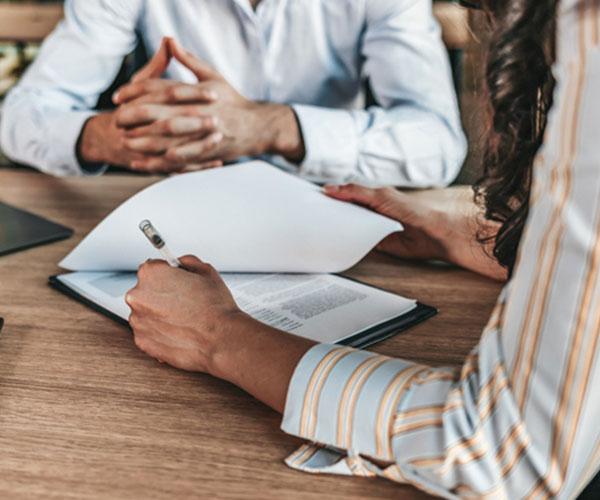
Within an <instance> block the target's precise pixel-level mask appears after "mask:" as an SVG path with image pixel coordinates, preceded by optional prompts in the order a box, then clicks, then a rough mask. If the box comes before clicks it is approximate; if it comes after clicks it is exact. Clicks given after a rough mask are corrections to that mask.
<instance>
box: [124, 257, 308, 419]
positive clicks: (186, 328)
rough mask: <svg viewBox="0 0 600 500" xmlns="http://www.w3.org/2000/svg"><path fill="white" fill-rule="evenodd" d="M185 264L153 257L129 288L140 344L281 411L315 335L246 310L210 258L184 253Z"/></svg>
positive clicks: (163, 358) (157, 355)
mask: <svg viewBox="0 0 600 500" xmlns="http://www.w3.org/2000/svg"><path fill="white" fill-rule="evenodd" d="M180 261H181V263H182V265H183V267H184V268H183V269H174V268H172V267H170V266H169V265H168V264H167V263H166V262H164V261H156V260H155V261H148V262H147V263H145V264H143V265H142V266H141V267H140V269H139V272H138V283H137V285H136V286H135V288H133V289H132V290H131V291H129V292H128V293H127V295H126V299H125V300H126V302H127V304H128V305H129V307H130V308H131V316H130V318H129V323H130V326H131V328H132V330H133V333H134V336H135V343H136V345H137V346H138V347H139V348H140V349H141V350H142V351H144V352H145V353H146V354H148V355H149V356H151V357H153V358H156V359H157V360H159V361H161V362H165V363H168V364H170V365H171V366H174V367H176V368H180V369H183V370H187V371H193V372H205V373H209V374H210V375H213V376H215V377H218V378H222V379H225V380H227V381H229V382H231V383H233V384H236V385H238V386H239V387H241V388H242V389H245V390H246V391H247V392H249V393H250V394H252V395H253V396H254V397H256V398H257V399H259V400H261V401H263V402H264V403H266V404H268V405H269V406H271V407H272V408H274V409H275V410H277V411H283V407H284V405H285V397H286V394H287V388H288V385H289V381H290V379H291V377H292V374H293V372H294V369H295V367H296V365H297V364H298V362H299V361H300V358H301V357H302V356H303V355H304V353H305V352H306V351H307V350H308V349H310V347H311V346H312V345H314V343H313V342H310V341H308V340H306V339H302V338H300V337H296V336H294V335H290V334H287V333H285V332H281V331H278V330H275V329H274V328H270V327H268V326H267V325H264V324H263V323H259V322H258V321H256V320H254V319H252V318H251V317H250V316H248V315H247V314H245V313H243V312H242V311H241V310H240V309H239V308H238V306H237V304H236V303H235V301H234V299H233V297H232V295H231V292H230V291H229V290H228V289H227V287H226V286H225V283H224V282H223V280H222V279H221V277H220V276H219V274H218V273H217V271H216V270H215V269H214V268H213V267H212V266H210V265H208V264H205V263H203V262H202V261H200V260H199V259H197V258H196V257H191V256H187V257H182V258H181V259H180Z"/></svg>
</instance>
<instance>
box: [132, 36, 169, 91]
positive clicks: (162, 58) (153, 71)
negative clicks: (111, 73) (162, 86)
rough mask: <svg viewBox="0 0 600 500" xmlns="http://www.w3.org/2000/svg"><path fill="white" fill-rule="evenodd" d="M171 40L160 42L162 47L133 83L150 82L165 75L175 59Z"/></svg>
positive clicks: (167, 38)
mask: <svg viewBox="0 0 600 500" xmlns="http://www.w3.org/2000/svg"><path fill="white" fill-rule="evenodd" d="M171 40H172V39H171V38H169V37H165V38H163V39H162V41H161V42H160V47H159V49H158V50H157V51H156V53H155V54H154V56H153V57H152V59H150V61H148V63H147V64H146V65H145V66H144V67H143V68H142V69H140V70H139V71H138V72H137V73H136V74H135V75H133V78H132V79H131V81H132V82H133V83H137V82H141V81H143V80H149V79H152V78H160V77H161V76H162V75H163V73H164V72H165V71H166V70H167V67H168V66H169V63H170V62H171V59H172V58H173V56H172V54H171Z"/></svg>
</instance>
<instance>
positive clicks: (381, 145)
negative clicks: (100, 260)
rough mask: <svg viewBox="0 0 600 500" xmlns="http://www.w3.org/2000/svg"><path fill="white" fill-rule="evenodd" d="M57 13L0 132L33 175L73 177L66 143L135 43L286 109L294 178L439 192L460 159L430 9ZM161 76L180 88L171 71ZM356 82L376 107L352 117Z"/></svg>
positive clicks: (358, 95) (375, 0)
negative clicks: (295, 122) (191, 60)
mask: <svg viewBox="0 0 600 500" xmlns="http://www.w3.org/2000/svg"><path fill="white" fill-rule="evenodd" d="M65 14H66V15H65V20H64V21H63V22H62V23H61V24H60V25H59V26H58V28H57V29H56V30H55V31H54V33H53V34H52V35H51V36H50V37H49V38H48V39H47V41H46V42H45V43H44V45H43V47H42V50H41V53H40V56H39V58H38V59H37V60H36V62H35V63H34V64H33V65H32V66H31V68H30V69H29V70H28V72H27V73H26V75H25V76H24V78H23V79H22V81H21V82H20V84H19V85H18V86H17V87H16V88H15V89H14V90H13V91H12V92H11V93H10V94H9V96H8V97H7V99H6V101H5V104H4V108H3V111H2V116H1V121H0V127H1V130H0V132H1V135H0V139H1V145H2V148H3V150H4V152H5V154H6V155H8V156H9V157H11V158H12V159H14V160H16V161H19V162H22V163H25V164H29V165H33V166H35V167H37V168H39V169H40V170H42V171H44V172H47V173H50V174H54V175H77V174H82V173H83V171H82V169H81V167H80V165H79V163H78V161H77V158H76V152H75V148H76V143H77V139H78V137H79V135H80V132H81V129H82V126H83V125H84V123H85V122H86V120H87V119H88V118H90V117H91V116H92V115H93V114H94V111H93V108H94V107H95V105H96V103H97V100H98V97H99V95H100V94H101V93H102V92H103V91H104V90H105V89H107V88H108V87H109V85H110V84H111V83H112V82H113V81H114V79H115V77H116V75H117V73H118V71H119V68H120V66H121V64H122V61H123V58H124V56H125V55H126V54H128V53H130V52H131V51H132V50H133V49H134V48H135V46H136V45H137V44H138V42H139V41H140V40H141V41H142V42H143V43H144V44H145V46H146V48H147V50H148V52H149V53H153V51H155V50H156V49H157V48H158V46H159V44H160V40H161V38H162V37H164V36H172V37H175V38H176V39H177V40H178V41H179V42H180V43H181V44H182V45H183V46H184V47H186V48H188V49H189V50H191V51H192V52H193V53H195V54H196V55H197V56H198V57H200V58H202V59H204V60H206V61H207V62H208V63H209V64H211V65H212V66H214V67H215V68H216V69H217V70H218V71H219V72H221V73H222V74H223V76H224V77H225V78H226V79H227V80H228V81H229V82H230V83H231V84H232V85H233V86H234V87H235V88H236V89H237V90H238V91H239V92H240V93H241V94H243V95H244V96H245V97H247V98H249V99H253V100H260V101H271V102H277V103H286V104H290V105H292V106H293V107H294V109H295V111H296V113H297V116H298V119H299V121H300V125H301V128H302V132H303V135H304V140H305V143H306V151H307V153H306V158H305V160H304V161H303V163H302V164H301V165H300V166H299V167H295V168H298V169H299V173H300V174H301V175H303V176H305V177H308V178H312V179H317V180H323V181H338V182H341V181H361V182H366V183H370V184H377V185H384V184H388V185H397V186H439V185H444V184H447V183H449V182H450V181H452V180H453V179H454V178H455V176H456V174H457V173H458V171H459V169H460V167H461V165H462V162H463V160H464V156H465V150H466V146H465V139H464V135H463V132H462V129H461V124H460V119H459V112H458V106H457V101H456V96H455V93H454V89H453V86H452V81H451V72H450V69H449V64H448V60H447V55H446V52H445V49H444V47H443V44H442V41H441V38H440V30H439V27H438V25H437V23H436V22H435V20H434V18H433V15H432V6H431V1H430V0H263V1H262V2H261V3H260V4H259V5H258V8H257V9H256V10H253V9H252V7H251V5H250V2H249V0H176V1H175V0H67V1H66V3H65ZM167 76H168V77H169V78H173V79H177V80H182V81H185V82H193V81H194V78H193V77H192V75H191V73H189V71H188V70H186V69H185V68H183V67H182V66H180V65H178V64H177V63H173V64H172V65H171V67H170V68H169V70H168V74H167ZM366 78H368V79H369V80H370V83H371V87H372V89H373V92H374V95H375V97H376V98H377V101H378V102H379V103H380V107H372V108H370V109H369V110H365V109H364V103H365V99H364V88H365V85H364V82H365V79H366ZM280 163H281V162H280ZM288 167H289V165H288Z"/></svg>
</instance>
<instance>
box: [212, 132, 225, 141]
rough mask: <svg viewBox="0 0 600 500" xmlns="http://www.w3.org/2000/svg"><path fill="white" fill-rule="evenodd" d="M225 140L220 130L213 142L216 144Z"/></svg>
mask: <svg viewBox="0 0 600 500" xmlns="http://www.w3.org/2000/svg"><path fill="white" fill-rule="evenodd" d="M222 140H223V134H221V133H220V132H219V133H217V134H215V135H214V137H213V142H214V143H215V144H218V143H219V142H221V141H222Z"/></svg>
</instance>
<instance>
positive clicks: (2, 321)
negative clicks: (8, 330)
mask: <svg viewBox="0 0 600 500" xmlns="http://www.w3.org/2000/svg"><path fill="white" fill-rule="evenodd" d="M3 326H4V319H3V318H0V332H1V331H2V327H3Z"/></svg>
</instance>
